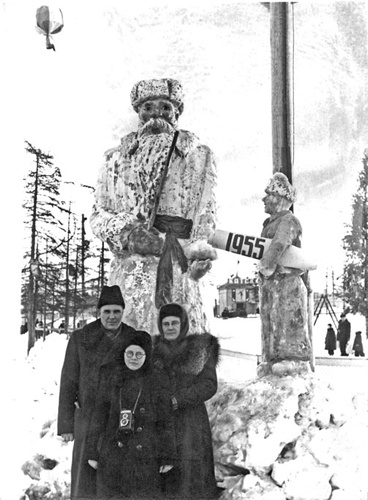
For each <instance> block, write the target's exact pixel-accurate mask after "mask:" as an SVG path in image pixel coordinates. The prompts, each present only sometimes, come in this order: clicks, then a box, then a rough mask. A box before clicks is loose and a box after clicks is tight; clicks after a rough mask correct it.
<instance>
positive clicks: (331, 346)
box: [325, 323, 336, 356]
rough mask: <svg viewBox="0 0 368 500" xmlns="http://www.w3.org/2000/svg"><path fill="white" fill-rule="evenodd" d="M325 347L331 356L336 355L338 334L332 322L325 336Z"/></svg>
mask: <svg viewBox="0 0 368 500" xmlns="http://www.w3.org/2000/svg"><path fill="white" fill-rule="evenodd" d="M325 349H326V351H328V354H329V355H330V356H333V355H334V351H335V349H336V334H335V330H334V329H333V328H332V325H331V323H329V324H328V328H327V333H326V338H325Z"/></svg>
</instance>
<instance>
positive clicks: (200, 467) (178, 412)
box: [152, 333, 219, 500]
mask: <svg viewBox="0 0 368 500" xmlns="http://www.w3.org/2000/svg"><path fill="white" fill-rule="evenodd" d="M153 341H154V344H153V345H154V349H153V356H152V363H153V367H154V371H155V373H156V375H157V376H158V377H159V379H160V384H161V386H162V387H163V390H164V391H165V392H167V393H169V394H171V395H172V396H174V397H175V398H176V400H177V403H178V409H175V410H172V412H171V414H170V415H168V419H172V418H173V419H174V427H175V436H176V442H175V449H176V453H175V456H173V457H172V460H170V457H168V463H174V464H175V467H174V469H173V470H172V471H171V473H168V476H169V475H170V474H172V475H173V483H172V484H171V486H173V491H170V490H169V491H168V494H169V497H170V498H180V499H194V498H198V499H202V500H203V499H206V498H207V499H210V498H215V495H216V491H217V489H216V481H215V476H214V461H213V451H212V436H211V429H210V424H209V420H208V415H207V410H206V406H205V401H207V400H209V399H210V398H211V397H212V396H214V394H215V393H216V391H217V376H216V364H217V362H218V359H219V343H218V340H217V339H216V337H214V336H212V335H210V334H208V333H205V334H201V335H188V336H186V337H185V338H184V339H183V340H182V341H180V343H179V344H175V347H174V348H172V347H171V346H172V345H173V344H170V343H168V342H167V341H165V340H164V339H162V337H160V336H155V337H154V339H153ZM178 470H180V478H178V477H177V476H175V474H176V472H177V471H178ZM167 480H168V482H170V480H169V477H168V479H167ZM170 495H172V496H170Z"/></svg>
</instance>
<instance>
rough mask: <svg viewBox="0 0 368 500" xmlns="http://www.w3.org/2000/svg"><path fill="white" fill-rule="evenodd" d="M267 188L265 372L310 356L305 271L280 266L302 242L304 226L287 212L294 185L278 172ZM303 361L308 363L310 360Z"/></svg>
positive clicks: (262, 281) (262, 268)
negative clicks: (303, 276) (285, 254)
mask: <svg viewBox="0 0 368 500" xmlns="http://www.w3.org/2000/svg"><path fill="white" fill-rule="evenodd" d="M265 192H266V196H265V197H264V198H263V202H264V209H265V212H267V213H268V214H270V217H269V218H268V219H266V220H265V222H264V224H263V230H262V234H261V235H262V236H263V237H264V238H270V239H272V242H271V244H270V246H269V248H268V249H267V250H266V252H265V253H264V255H263V257H262V259H261V260H260V262H259V265H258V270H259V287H260V315H261V323H262V361H263V366H262V367H260V370H259V371H260V373H261V374H262V370H263V372H267V367H268V368H269V367H273V368H272V370H273V371H274V372H275V370H277V369H279V370H280V369H281V370H282V366H284V367H290V366H292V363H293V362H297V364H299V365H300V363H299V362H300V361H302V362H303V361H304V362H309V361H310V360H311V354H312V353H311V343H310V339H309V334H308V314H307V289H306V286H305V284H304V281H303V280H302V274H303V270H301V269H295V268H288V267H284V266H282V265H281V264H280V258H281V256H282V255H283V253H284V252H285V250H286V249H287V248H288V247H289V246H290V245H295V246H296V247H300V246H301V235H302V227H301V225H300V222H299V220H298V219H297V218H296V217H295V216H294V215H293V214H292V212H291V211H290V210H289V209H290V207H291V205H292V204H293V202H294V201H295V196H296V193H295V189H294V187H293V186H292V185H291V184H290V183H289V181H288V179H287V177H286V176H285V175H284V174H282V173H280V172H278V173H275V174H274V176H273V178H272V179H271V181H270V183H269V185H268V186H267V187H266V189H265ZM280 362H281V364H280ZM288 362H289V363H288ZM302 364H303V363H302ZM275 365H276V366H275ZM305 365H306V367H308V366H309V363H305Z"/></svg>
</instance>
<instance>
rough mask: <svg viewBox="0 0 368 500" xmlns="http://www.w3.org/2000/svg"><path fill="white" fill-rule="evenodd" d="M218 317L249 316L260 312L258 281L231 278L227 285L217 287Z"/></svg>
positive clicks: (237, 277)
mask: <svg viewBox="0 0 368 500" xmlns="http://www.w3.org/2000/svg"><path fill="white" fill-rule="evenodd" d="M217 290H218V300H219V301H218V305H217V306H216V309H217V310H216V316H226V315H227V313H229V316H244V317H245V316H248V314H257V313H258V312H259V295H258V284H257V280H256V279H250V278H246V279H242V278H240V277H239V276H238V275H236V276H231V277H230V278H229V279H228V280H227V283H225V284H224V285H220V286H218V287H217Z"/></svg>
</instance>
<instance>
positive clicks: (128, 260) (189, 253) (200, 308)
mask: <svg viewBox="0 0 368 500" xmlns="http://www.w3.org/2000/svg"><path fill="white" fill-rule="evenodd" d="M130 97H131V104H132V106H133V108H134V110H135V111H136V112H137V113H138V117H139V125H138V130H137V132H131V133H129V134H128V135H126V136H124V137H123V138H122V139H121V143H120V145H119V146H117V147H115V148H113V149H110V150H108V151H107V152H106V153H105V161H104V163H103V165H102V167H101V169H100V172H99V176H98V181H97V189H96V196H95V205H94V208H93V213H92V215H91V219H90V223H91V228H92V231H93V232H94V234H95V235H96V236H97V237H98V238H100V239H101V240H102V241H104V242H106V243H107V244H108V245H109V248H110V250H111V251H112V253H113V255H114V259H113V260H112V263H111V267H110V275H109V284H110V285H113V284H116V285H119V286H120V288H121V290H122V293H123V295H124V297H126V303H127V308H126V311H125V321H126V322H127V323H129V324H130V325H132V326H133V327H135V328H138V329H144V330H147V331H149V332H150V333H151V334H152V333H154V332H155V331H156V328H157V326H156V322H157V311H158V309H159V308H160V307H161V306H162V305H163V304H165V303H169V302H178V303H180V304H183V305H184V306H185V307H186V309H187V311H188V315H189V319H190V324H191V329H192V330H193V331H197V332H201V331H203V330H204V329H206V328H208V322H207V318H206V314H205V308H204V305H203V300H202V297H201V291H200V283H199V280H200V278H202V277H203V276H204V275H205V274H206V273H207V272H208V270H209V269H210V268H211V260H213V259H215V258H216V251H215V250H214V249H213V248H212V247H211V246H210V245H208V244H207V240H208V238H209V237H210V236H211V235H212V233H213V231H214V229H215V218H216V204H215V196H214V187H215V183H216V166H215V161H214V156H213V153H212V151H211V150H210V149H209V148H208V147H207V146H205V145H203V144H201V143H200V141H199V139H198V138H197V137H196V136H195V135H194V134H193V133H191V132H189V131H186V130H180V129H179V127H178V119H179V116H180V115H181V113H182V112H183V108H184V102H183V98H184V96H183V89H182V86H181V84H180V82H178V81H177V80H174V79H168V78H164V79H152V80H142V81H140V82H138V83H136V84H135V85H134V86H133V89H132V91H131V96H130Z"/></svg>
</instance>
